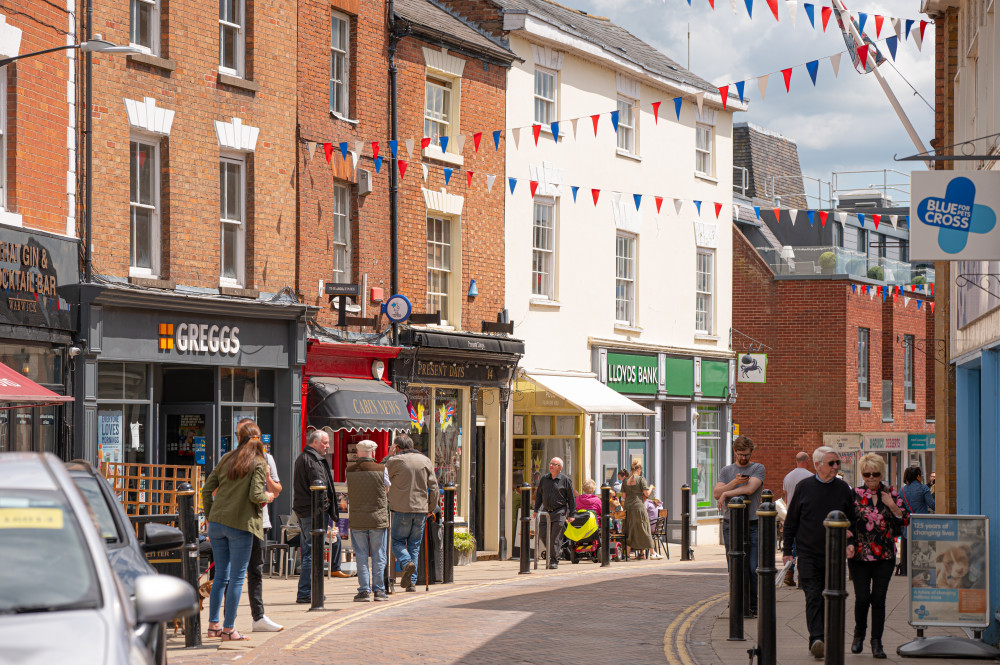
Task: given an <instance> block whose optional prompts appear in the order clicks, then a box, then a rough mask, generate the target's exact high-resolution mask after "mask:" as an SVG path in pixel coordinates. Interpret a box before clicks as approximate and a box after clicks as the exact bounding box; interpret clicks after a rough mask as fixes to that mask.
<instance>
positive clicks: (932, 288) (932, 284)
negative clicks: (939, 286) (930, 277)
mask: <svg viewBox="0 0 1000 665" xmlns="http://www.w3.org/2000/svg"><path fill="white" fill-rule="evenodd" d="M928 286H930V287H931V295H934V282H931V283H930V284H928Z"/></svg>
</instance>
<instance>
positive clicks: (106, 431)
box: [97, 411, 125, 462]
mask: <svg viewBox="0 0 1000 665" xmlns="http://www.w3.org/2000/svg"><path fill="white" fill-rule="evenodd" d="M122 424H123V419H122V412H121V411H99V412H98V413H97V456H98V457H99V458H100V461H102V462H121V461H123V459H122V452H123V448H124V445H123V444H124V435H125V434H124V432H123V431H122Z"/></svg>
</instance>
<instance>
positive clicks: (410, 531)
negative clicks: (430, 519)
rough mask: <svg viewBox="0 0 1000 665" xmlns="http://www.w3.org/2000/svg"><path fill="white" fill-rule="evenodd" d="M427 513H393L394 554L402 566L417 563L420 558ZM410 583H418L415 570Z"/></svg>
mask: <svg viewBox="0 0 1000 665" xmlns="http://www.w3.org/2000/svg"><path fill="white" fill-rule="evenodd" d="M426 519H427V513H393V514H392V556H394V557H395V558H396V561H398V562H399V566H400V567H401V568H402V567H404V566H406V564H408V563H410V562H411V561H412V562H413V565H414V566H416V565H417V561H418V560H419V558H420V542H421V541H422V540H423V538H424V520H426ZM410 584H412V585H414V586H415V585H416V584H417V571H416V568H414V570H413V577H412V579H411V580H410Z"/></svg>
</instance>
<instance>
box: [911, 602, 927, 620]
mask: <svg viewBox="0 0 1000 665" xmlns="http://www.w3.org/2000/svg"><path fill="white" fill-rule="evenodd" d="M913 613H914V614H916V615H917V618H919V619H923V618H924V617H925V616H927V615H928V614H930V610H928V609H927V608H926V607H924V606H923V605H921V606H920V607H918V608H917V609H915V610H914V611H913Z"/></svg>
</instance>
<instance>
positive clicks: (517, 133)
mask: <svg viewBox="0 0 1000 665" xmlns="http://www.w3.org/2000/svg"><path fill="white" fill-rule="evenodd" d="M510 135H511V138H513V139H514V150H517V148H518V145H517V144H518V143H520V142H521V128H520V127H515V128H514V129H512V130H510Z"/></svg>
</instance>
